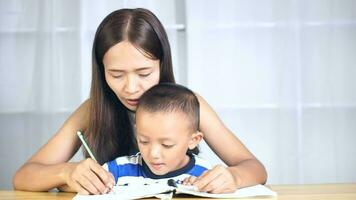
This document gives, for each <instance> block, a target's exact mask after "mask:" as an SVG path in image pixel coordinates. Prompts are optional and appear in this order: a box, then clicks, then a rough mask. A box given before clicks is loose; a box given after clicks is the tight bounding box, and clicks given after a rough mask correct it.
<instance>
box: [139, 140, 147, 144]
mask: <svg viewBox="0 0 356 200" xmlns="http://www.w3.org/2000/svg"><path fill="white" fill-rule="evenodd" d="M138 142H139V143H140V144H148V142H147V141H141V140H139V141H138Z"/></svg>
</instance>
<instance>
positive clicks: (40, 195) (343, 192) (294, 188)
mask: <svg viewBox="0 0 356 200" xmlns="http://www.w3.org/2000/svg"><path fill="white" fill-rule="evenodd" d="M268 187H269V188H271V189H272V190H273V191H275V192H277V193H278V197H277V198H269V199H278V200H287V199H288V200H299V199H300V200H302V199H303V200H319V199H328V200H329V199H338V200H346V199H347V200H349V199H350V200H351V199H352V200H355V199H356V183H352V184H320V185H270V186H268ZM74 196H75V194H74V193H64V192H23V191H11V190H9V191H4V190H2V191H0V199H1V200H3V199H40V200H42V199H43V200H45V199H46V200H47V199H48V200H52V199H72V198H73V197H74ZM175 199H185V200H187V199H199V198H194V197H193V198H192V197H188V198H175ZM251 199H264V200H266V199H268V198H249V200H251Z"/></svg>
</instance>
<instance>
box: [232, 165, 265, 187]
mask: <svg viewBox="0 0 356 200" xmlns="http://www.w3.org/2000/svg"><path fill="white" fill-rule="evenodd" d="M228 170H229V171H230V172H231V173H232V174H233V176H234V179H235V183H236V184H237V187H238V188H241V187H246V186H251V185H256V184H265V183H266V181H267V172H266V169H265V167H264V166H263V165H262V164H261V163H260V162H259V161H258V160H257V159H248V160H244V161H242V162H240V163H239V164H238V165H236V166H231V167H228Z"/></svg>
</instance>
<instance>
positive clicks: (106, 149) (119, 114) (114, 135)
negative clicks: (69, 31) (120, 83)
mask: <svg viewBox="0 0 356 200" xmlns="http://www.w3.org/2000/svg"><path fill="white" fill-rule="evenodd" d="M121 41H129V42H130V43H131V44H132V45H133V46H135V47H136V48H137V49H139V50H140V51H143V52H145V53H147V54H148V55H149V56H151V57H152V59H158V60H160V80H159V82H160V83H163V82H171V83H174V82H175V80H174V76H173V67H172V57H171V50H170V46H169V42H168V37H167V34H166V32H165V30H164V28H163V26H162V24H161V22H160V21H159V20H158V18H157V17H156V16H155V15H154V14H153V13H152V12H150V11H149V10H146V9H143V8H137V9H121V10H117V11H114V12H112V13H111V14H109V15H108V16H107V17H106V18H105V19H104V20H103V21H102V22H101V24H100V25H99V27H98V29H97V31H96V34H95V38H94V44H93V51H92V62H93V64H92V83H91V91H90V113H89V114H90V117H89V126H88V129H87V130H86V134H85V137H86V139H87V141H88V143H89V146H90V148H92V151H93V153H94V155H95V156H96V158H97V160H98V162H99V163H100V164H103V163H105V162H107V161H109V160H112V159H114V158H116V157H118V156H124V155H128V154H129V150H130V149H135V148H136V146H134V145H135V144H134V143H133V141H134V139H135V138H134V134H133V127H132V125H131V122H130V119H129V116H128V109H127V108H126V107H125V106H124V105H123V104H122V103H121V101H120V100H119V99H118V98H117V96H116V95H115V93H114V92H113V91H112V90H111V89H110V87H109V86H108V84H107V82H106V79H105V74H104V65H103V57H104V54H105V53H106V52H107V51H108V50H109V48H111V47H112V46H114V45H116V44H117V43H119V42H121ZM85 156H86V157H89V155H88V153H87V152H85Z"/></svg>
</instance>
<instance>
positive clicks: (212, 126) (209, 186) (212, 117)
mask: <svg viewBox="0 0 356 200" xmlns="http://www.w3.org/2000/svg"><path fill="white" fill-rule="evenodd" d="M197 96H198V99H199V103H200V129H201V131H202V132H203V133H204V138H205V141H206V143H207V144H208V145H209V147H210V148H211V149H212V150H213V151H214V152H215V153H216V154H217V155H218V156H219V158H220V159H221V160H223V161H224V162H225V163H226V164H227V165H228V167H227V168H226V167H223V166H216V167H215V168H213V169H212V170H209V171H207V172H206V173H204V174H203V175H202V176H200V177H198V178H197V180H195V181H194V182H195V183H194V184H195V185H196V186H197V187H198V188H199V189H200V190H202V191H207V192H213V193H222V192H231V191H234V190H236V188H241V187H245V186H250V185H254V184H264V183H265V182H266V180H267V172H266V170H265V168H264V166H263V165H262V164H261V163H260V162H259V161H258V160H257V159H256V158H255V156H254V155H253V154H252V153H251V152H250V151H249V150H248V149H247V148H246V147H245V146H244V145H243V144H242V142H241V141H240V140H239V139H238V138H237V137H236V136H235V135H234V134H233V133H232V132H231V131H230V130H229V129H228V128H227V127H226V126H225V125H224V124H223V123H222V121H221V120H220V119H219V117H218V116H217V114H216V113H215V111H214V110H213V109H212V108H211V107H210V106H209V105H208V103H207V102H206V101H205V100H204V99H203V98H202V97H200V96H199V95H197Z"/></svg>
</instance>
